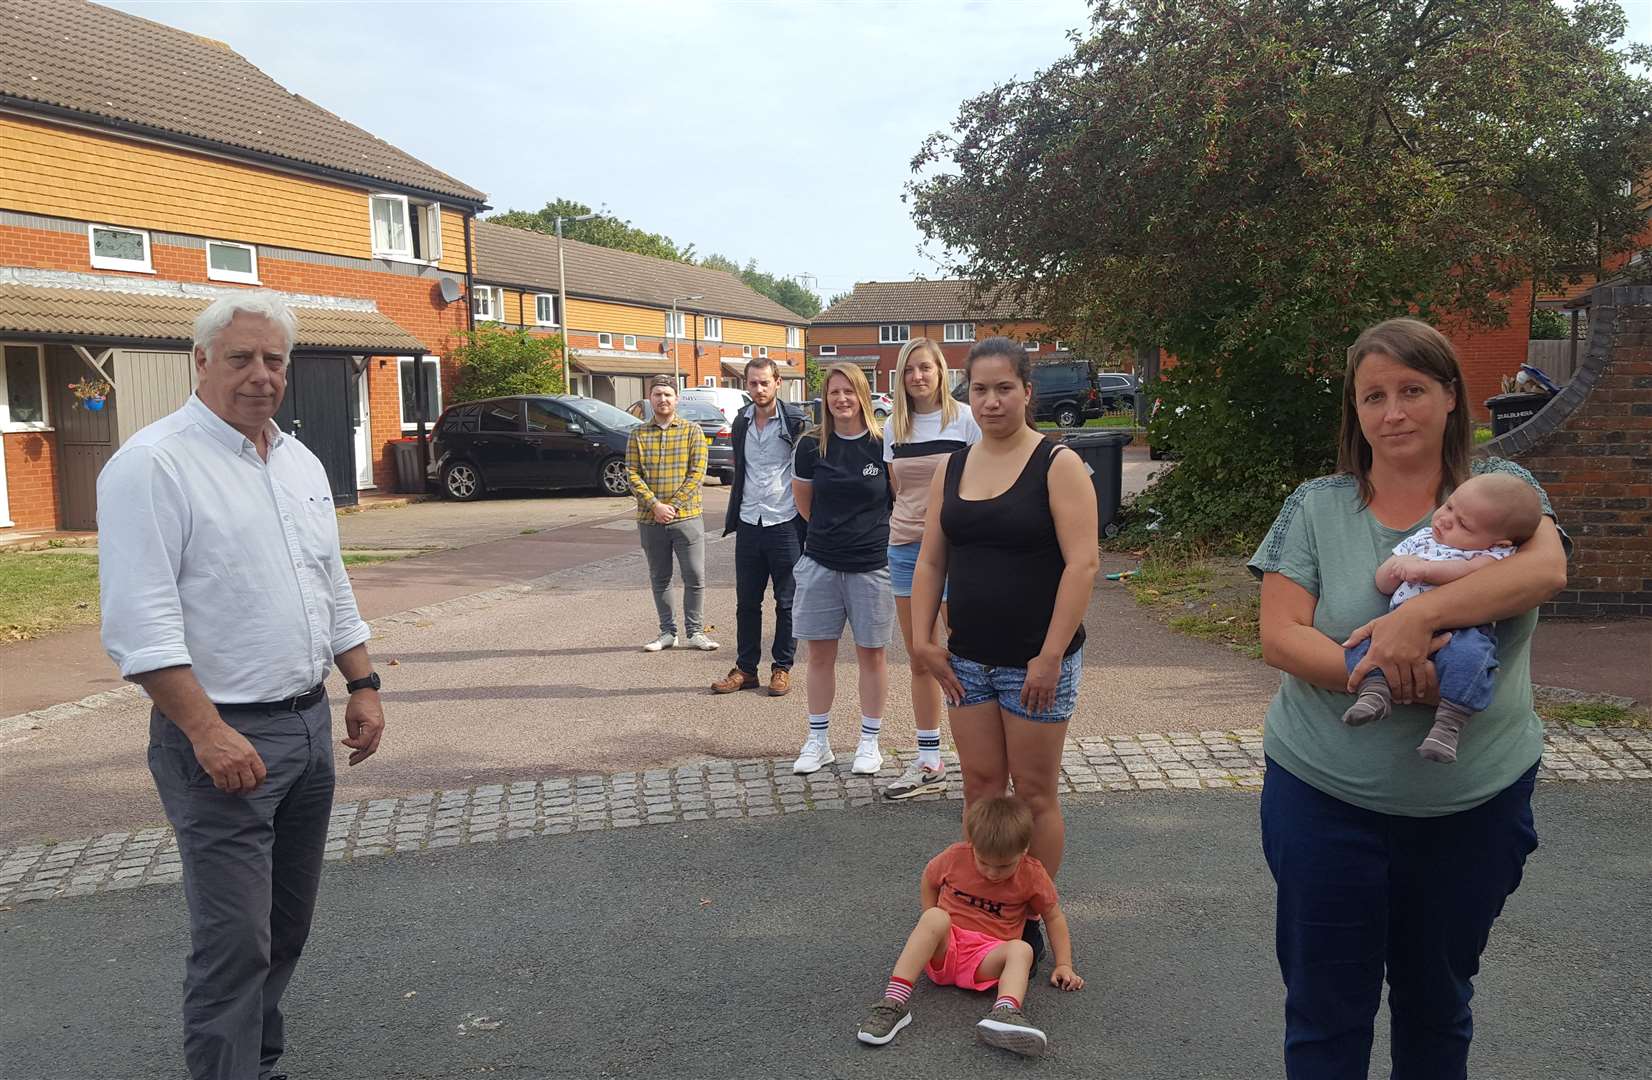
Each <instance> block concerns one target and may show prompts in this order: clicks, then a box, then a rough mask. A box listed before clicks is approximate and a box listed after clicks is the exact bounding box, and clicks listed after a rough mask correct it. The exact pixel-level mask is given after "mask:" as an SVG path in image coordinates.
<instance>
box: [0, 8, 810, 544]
mask: <svg viewBox="0 0 1652 1080" xmlns="http://www.w3.org/2000/svg"><path fill="white" fill-rule="evenodd" d="M92 57H95V58H96V62H95V63H94V62H91V61H90V60H89V58H92ZM488 208H489V207H488V203H487V196H486V194H485V193H484V192H482V191H481V190H479V189H477V188H475V187H472V186H470V185H469V184H466V183H464V182H462V181H460V180H458V179H456V178H454V177H453V176H451V175H449V174H447V173H446V172H443V171H442V170H440V169H438V168H436V167H434V166H431V165H429V164H426V163H425V162H423V161H420V160H418V159H417V158H415V157H413V156H412V155H410V154H407V153H405V152H403V151H401V150H399V149H397V148H396V147H394V146H391V145H390V144H388V143H386V142H384V141H383V140H381V139H378V138H376V137H374V136H373V135H372V134H370V133H369V132H367V131H364V130H362V129H361V128H358V127H356V126H355V125H353V124H350V123H349V122H348V121H346V120H344V119H342V118H340V117H338V116H336V115H334V114H333V113H331V112H328V111H327V110H326V109H323V108H321V107H320V106H318V105H316V104H314V103H313V102H310V101H307V100H305V99H304V98H302V97H299V96H297V95H295V94H292V93H290V92H289V91H288V90H286V89H285V88H284V87H282V86H280V85H279V84H278V83H276V82H275V81H274V80H272V79H270V78H269V77H268V76H267V75H265V74H264V73H263V72H261V71H260V70H258V68H256V67H255V66H254V65H252V64H251V63H249V62H248V61H247V60H246V59H245V58H244V57H242V56H240V55H238V54H237V53H236V52H234V51H233V50H232V49H231V48H230V47H229V46H228V45H225V44H223V43H221V42H216V41H211V40H208V39H205V38H201V37H197V36H195V35H192V34H188V33H185V32H183V31H180V30H176V29H173V28H171V27H167V26H163V25H160V24H158V23H154V22H151V21H149V20H146V19H141V18H138V17H135V16H131V15H127V14H123V13H120V12H116V11H112V10H110V9H107V8H103V7H99V6H97V5H95V4H91V3H86V2H84V0H59V2H56V3H51V4H45V3H39V2H35V0H0V352H3V361H4V362H3V364H0V528H8V529H10V528H16V529H24V530H50V529H91V528H94V527H95V525H96V513H97V507H96V479H97V474H98V471H99V470H100V469H101V468H102V466H103V463H104V462H106V461H107V460H108V459H109V457H110V456H111V455H112V454H113V453H114V451H115V449H116V448H118V447H119V445H120V444H121V442H122V441H123V440H124V439H126V438H128V437H130V436H131V435H132V434H133V433H134V432H136V431H137V430H138V429H139V428H141V427H143V426H144V425H146V424H148V423H150V422H152V421H154V420H156V419H158V418H160V417H161V416H164V415H166V414H167V413H169V412H171V411H172V410H173V409H175V408H177V407H178V406H179V405H180V404H182V402H183V401H184V399H185V398H186V397H187V396H188V394H189V393H190V391H191V389H192V387H193V372H194V369H193V364H192V362H191V359H190V354H189V347H190V335H191V324H192V322H193V320H194V317H195V315H196V314H198V313H199V312H200V310H201V309H202V308H204V307H205V306H206V305H207V303H209V302H210V300H211V299H212V298H213V297H214V296H216V295H218V294H220V293H221V292H222V291H224V290H230V289H248V288H260V287H261V288H266V289H273V290H276V291H278V292H280V293H282V294H284V295H285V296H286V297H287V299H288V301H289V302H290V303H291V304H292V305H293V307H294V308H295V309H296V310H297V313H298V315H299V321H300V335H299V341H298V342H297V347H296V349H295V351H294V359H293V366H292V368H291V372H290V376H289V387H288V393H287V399H286V402H285V403H284V404H283V407H282V413H281V415H280V416H279V417H278V418H277V419H278V423H280V424H281V426H282V427H283V429H284V430H287V431H289V432H290V433H292V434H293V435H295V436H297V437H298V438H300V439H302V440H303V441H304V442H305V443H306V445H308V446H309V447H310V448H311V449H312V450H314V451H315V452H316V454H317V455H318V456H319V457H320V458H321V460H322V462H323V463H324V464H325V465H326V467H327V470H328V474H329V477H330V478H331V480H332V484H333V489H334V494H335V498H336V500H337V502H338V503H339V504H340V505H349V504H352V503H354V502H356V501H357V498H358V496H359V494H360V493H361V492H365V491H371V490H373V489H374V488H388V487H389V486H390V485H391V483H392V482H393V476H394V464H393V455H392V446H393V444H394V443H395V442H396V441H397V440H400V439H401V438H402V437H403V436H404V435H406V434H408V433H410V432H413V431H415V430H417V428H418V426H419V421H420V419H421V418H422V419H423V420H424V421H426V422H428V421H430V420H433V419H434V418H435V417H436V415H437V414H438V413H439V412H440V409H441V407H442V405H443V404H444V402H445V400H446V397H445V395H447V394H448V393H450V392H451V389H452V387H453V386H454V382H455V378H456V375H457V372H456V370H455V366H454V364H453V362H452V360H451V350H452V348H453V347H454V345H455V344H456V343H457V342H458V341H459V340H460V337H461V335H462V334H463V333H464V332H465V331H466V330H468V329H470V328H471V327H473V326H474V325H475V324H476V322H477V320H490V319H491V320H497V321H500V322H504V323H509V324H513V325H522V326H528V327H530V328H532V330H533V331H534V332H546V333H549V332H558V331H560V330H561V329H562V327H561V326H560V323H561V322H562V317H561V311H560V304H559V303H558V302H557V300H556V299H555V295H554V294H555V293H556V292H557V289H556V286H557V285H558V284H559V277H558V274H557V259H556V250H555V241H554V240H552V239H550V238H547V237H543V236H540V235H539V234H536V233H520V232H517V231H515V230H510V229H505V228H503V227H500V226H496V225H489V224H486V223H484V222H481V221H480V220H478V215H479V214H481V213H482V212H484V211H486V210H487V209H488ZM566 260H567V270H568V273H567V288H568V295H569V305H568V306H569V308H570V311H569V313H568V314H569V316H570V319H569V322H570V324H571V325H569V326H568V327H567V330H568V336H569V338H570V340H571V342H572V344H573V346H574V348H575V349H577V350H579V352H578V354H577V356H576V360H575V369H574V373H575V376H576V380H575V381H576V387H575V388H576V389H577V390H579V391H581V392H585V393H590V394H594V395H596V396H599V397H603V398H605V399H607V400H611V401H614V400H618V401H621V403H622V404H624V403H628V402H629V401H630V400H632V396H641V395H640V386H641V383H642V380H643V377H644V376H645V375H648V374H654V373H657V372H662V371H665V372H669V371H673V370H676V371H680V372H681V374H682V377H683V381H684V382H685V384H686V383H690V382H691V383H694V384H696V385H703V384H705V383H706V382H707V381H708V380H713V381H717V382H722V381H724V380H728V379H731V378H733V377H734V372H735V364H736V363H737V362H738V363H743V358H744V357H745V356H746V355H747V353H748V352H749V353H750V355H752V356H756V355H762V354H764V353H768V354H770V355H773V356H774V357H775V359H776V360H777V361H780V362H781V363H782V364H783V365H784V366H783V371H784V372H786V373H787V374H788V375H790V376H792V379H793V381H792V383H791V384H790V385H791V386H792V387H794V389H793V390H792V396H793V397H797V396H800V394H801V391H800V389H798V388H799V387H800V386H801V382H800V379H801V375H802V358H803V351H802V348H803V327H804V320H802V319H800V318H798V317H797V316H795V315H792V314H791V313H790V312H788V311H786V310H785V309H783V308H781V307H779V306H778V305H776V304H773V303H772V302H770V301H769V300H767V298H765V297H763V296H760V295H759V294H757V293H755V292H753V291H752V290H751V289H749V288H747V287H746V286H745V285H744V284H743V283H742V282H740V281H739V280H738V278H735V277H734V276H732V275H729V274H724V273H721V272H719V271H715V270H708V269H704V268H700V267H690V266H682V265H679V264H675V263H664V262H663V261H662V260H658V259H648V258H644V257H642V256H633V255H628V254H624V253H619V252H611V251H607V250H604V249H599V248H592V247H590V246H588V245H584V244H577V243H573V242H569V243H567V245H566ZM694 294H698V297H699V299H695V300H686V301H683V302H681V303H679V304H678V305H677V310H678V326H677V328H676V329H677V331H678V333H677V335H676V337H677V339H678V340H677V348H675V349H673V348H671V347H670V344H669V342H670V340H671V337H672V335H671V334H670V332H669V331H670V330H671V327H670V326H669V325H668V321H669V320H668V313H669V311H670V309H671V302H672V300H673V299H675V298H678V297H685V296H689V295H694ZM72 384H73V385H78V386H79V387H80V388H81V391H82V393H84V392H87V391H89V390H98V389H101V387H102V386H107V388H108V389H107V392H106V393H105V394H103V395H102V398H101V400H98V401H95V402H82V401H81V400H80V396H79V395H78V394H77V393H76V392H75V391H74V390H73V389H71V385H72ZM88 406H95V407H88Z"/></svg>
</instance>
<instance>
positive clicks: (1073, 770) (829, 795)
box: [0, 725, 1652, 905]
mask: <svg viewBox="0 0 1652 1080" xmlns="http://www.w3.org/2000/svg"><path fill="white" fill-rule="evenodd" d="M914 756H915V755H913V754H911V753H909V752H908V753H900V754H895V753H888V754H886V755H885V767H884V769H883V770H882V771H881V772H880V773H879V774H878V775H877V776H853V775H851V774H850V773H849V772H848V769H847V768H846V767H845V766H843V765H833V766H828V767H827V768H824V769H822V770H820V771H819V772H817V773H814V774H812V775H810V776H794V775H792V772H791V763H792V759H791V758H789V757H786V758H753V759H747V760H743V761H722V760H714V761H705V762H700V763H697V764H692V765H681V766H678V767H676V768H670V769H648V770H645V771H639V772H621V773H614V774H612V775H608V776H597V775H592V776H579V777H570V778H560V779H552V780H523V781H518V782H516V783H510V784H485V785H482V786H480V787H475V788H469V789H465V790H457V791H437V792H431V793H429V794H420V795H410V796H406V797H404V798H399V799H373V800H370V801H366V802H354V803H341V804H339V805H338V806H335V807H334V808H333V815H332V821H331V823H330V824H329V827H328V834H327V848H326V855H325V858H326V860H327V861H329V862H338V861H342V860H355V859H367V858H371V857H373V856H376V855H388V854H390V853H392V852H398V853H412V852H418V851H434V850H437V849H440V848H450V847H458V846H460V845H464V844H488V843H497V842H499V841H504V840H517V839H521V838H524V837H531V836H548V835H557V834H561V833H576V832H591V831H595V830H599V829H630V828H639V827H643V826H648V825H668V824H678V823H681V822H688V821H705V820H710V819H720V818H748V819H749V818H768V817H779V816H782V815H785V814H797V813H804V812H809V811H833V810H845V809H848V808H851V807H865V806H871V805H874V804H879V803H884V802H885V800H883V799H881V798H880V793H881V791H882V789H883V788H884V787H885V786H887V785H888V784H889V783H891V782H892V781H893V780H894V779H895V778H896V777H898V776H899V775H900V773H901V771H902V769H904V768H905V766H906V765H907V764H908V763H909V762H910V761H911V760H912V758H913V757H914ZM944 756H945V759H946V761H947V765H948V768H949V771H950V772H951V774H952V783H950V784H949V785H948V787H947V791H946V792H945V794H944V795H939V794H938V795H933V796H920V798H926V799H938V798H946V799H953V800H961V799H962V798H963V785H962V783H961V782H960V781H959V779H958V774H957V756H956V755H955V754H953V753H951V752H948V753H947V754H946V755H944ZM1263 766H1264V761H1263V757H1262V732H1261V731H1260V730H1259V729H1255V728H1246V729H1240V730H1235V731H1202V732H1199V733H1197V734H1193V733H1177V732H1171V733H1168V734H1145V735H1129V736H1086V737H1083V738H1075V739H1070V740H1068V743H1067V749H1066V751H1065V752H1064V753H1063V754H1062V759H1061V767H1062V783H1061V791H1062V793H1063V794H1089V793H1110V792H1121V793H1122V792H1133V791H1173V790H1184V789H1185V790H1189V791H1195V790H1197V791H1209V790H1228V791H1252V792H1254V791H1259V790H1260V789H1261V787H1262V770H1263ZM1538 778H1539V779H1540V780H1543V781H1545V782H1557V781H1559V782H1565V781H1571V782H1576V781H1602V780H1652V733H1649V732H1645V731H1640V730H1636V729H1632V728H1625V729H1609V730H1608V729H1596V728H1577V727H1572V726H1569V725H1550V726H1549V727H1548V729H1547V732H1546V737H1545V746H1544V752H1543V761H1542V764H1541V765H1540V766H1539V768H1538ZM182 876H183V866H182V863H181V861H180V857H179V854H178V845H177V840H176V838H175V837H174V836H173V834H172V831H171V830H170V829H167V828H151V829H143V830H140V831H137V832H131V833H125V832H114V833H107V834H105V835H103V836H98V837H93V838H90V839H85V840H66V841H63V842H61V843H56V844H50V845H47V844H27V845H23V846H20V847H16V848H12V849H9V850H0V905H8V904H17V903H23V902H27V901H41V900H54V899H61V898H65V897H72V896H86V895H89V894H91V893H98V892H113V891H115V890H120V889H134V888H138V887H140V886H146V885H165V884H171V883H174V882H177V881H179V880H180V879H181V878H182Z"/></svg>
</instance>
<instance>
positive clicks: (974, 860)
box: [857, 796, 1084, 1057]
mask: <svg viewBox="0 0 1652 1080" xmlns="http://www.w3.org/2000/svg"><path fill="white" fill-rule="evenodd" d="M1032 829H1033V818H1032V810H1031V809H1029V808H1028V806H1027V804H1026V803H1024V802H1022V801H1021V800H1019V799H1016V798H1012V797H1008V796H1000V797H998V798H995V799H983V800H981V801H980V802H978V803H976V804H975V805H974V806H972V807H970V808H969V813H968V814H966V815H965V816H964V834H965V835H966V836H968V837H969V840H968V841H967V842H965V843H961V844H953V845H952V846H951V847H949V848H947V849H946V850H945V851H943V852H941V853H940V854H939V855H937V856H935V857H934V858H933V859H931V860H930V861H929V865H928V866H926V867H924V873H923V882H922V885H921V887H920V890H921V893H922V897H923V906H924V912H923V914H922V915H921V916H919V918H918V925H917V926H916V927H915V928H914V929H913V931H912V933H911V935H910V936H908V937H907V939H906V947H905V948H904V949H902V950H901V955H900V959H899V960H897V961H896V962H895V973H894V974H893V975H892V976H890V979H889V987H888V989H886V990H885V991H884V996H883V1000H882V1001H880V1002H878V1003H877V1004H876V1005H874V1006H873V1007H872V1011H871V1013H870V1014H868V1015H867V1017H866V1020H865V1022H863V1023H862V1024H861V1025H860V1032H859V1034H858V1036H857V1037H858V1038H859V1039H860V1041H861V1042H863V1043H867V1044H869V1045H871V1046H882V1045H884V1044H885V1043H887V1042H889V1041H890V1040H891V1039H893V1038H894V1037H895V1035H896V1033H897V1032H899V1031H900V1030H901V1028H903V1027H905V1026H906V1025H907V1024H909V1023H911V1022H912V1012H911V1009H910V1008H909V1000H910V998H911V996H912V985H913V983H914V982H916V981H917V978H918V972H919V971H920V970H921V971H923V972H924V974H926V975H928V976H929V980H930V982H933V983H934V984H935V985H937V986H957V987H961V988H963V989H965V990H991V989H992V988H993V987H994V986H995V985H996V986H997V987H998V996H997V1000H996V1001H995V1002H994V1003H993V1007H992V1011H991V1012H990V1013H988V1014H987V1016H986V1018H985V1019H983V1020H982V1021H981V1022H980V1023H978V1024H976V1025H975V1031H976V1035H977V1036H978V1037H979V1038H980V1039H981V1041H982V1042H985V1043H988V1044H989V1045H992V1046H998V1047H1002V1048H1004V1049H1005V1050H1012V1051H1014V1052H1015V1053H1018V1054H1027V1055H1030V1056H1034V1057H1036V1056H1038V1055H1039V1054H1042V1053H1043V1052H1044V1049H1045V1047H1046V1046H1047V1045H1048V1040H1047V1039H1046V1038H1045V1036H1044V1033H1043V1032H1042V1031H1040V1030H1039V1029H1038V1028H1035V1027H1033V1026H1032V1024H1030V1023H1029V1022H1028V1021H1027V1017H1026V1014H1025V1013H1024V1012H1023V1011H1022V1003H1023V1001H1024V1000H1025V998H1026V994H1027V983H1028V981H1029V980H1030V978H1031V976H1032V969H1033V951H1032V946H1031V945H1029V944H1028V943H1027V942H1025V941H1023V940H1022V939H1021V932H1022V929H1023V927H1024V926H1025V925H1026V922H1027V919H1028V917H1029V916H1033V915H1042V916H1043V917H1044V925H1045V926H1046V927H1047V928H1048V930H1049V934H1050V945H1051V947H1052V948H1053V949H1054V950H1055V970H1054V971H1052V972H1051V973H1050V982H1051V983H1052V984H1053V985H1055V986H1058V987H1060V988H1061V989H1063V990H1078V989H1080V988H1082V987H1083V986H1084V980H1083V979H1081V978H1079V976H1078V973H1077V972H1075V971H1074V970H1073V943H1072V938H1071V937H1070V936H1069V934H1068V930H1067V917H1066V916H1065V915H1063V914H1062V912H1061V907H1060V905H1059V903H1058V902H1057V899H1056V892H1055V883H1054V882H1052V881H1051V880H1050V875H1049V874H1048V873H1047V872H1046V871H1045V869H1044V864H1043V863H1041V862H1039V861H1038V860H1037V859H1035V858H1033V857H1032V856H1031V855H1029V854H1027V847H1028V845H1029V844H1030V843H1031V841H1032Z"/></svg>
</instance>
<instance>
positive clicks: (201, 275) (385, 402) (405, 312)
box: [0, 225, 594, 524]
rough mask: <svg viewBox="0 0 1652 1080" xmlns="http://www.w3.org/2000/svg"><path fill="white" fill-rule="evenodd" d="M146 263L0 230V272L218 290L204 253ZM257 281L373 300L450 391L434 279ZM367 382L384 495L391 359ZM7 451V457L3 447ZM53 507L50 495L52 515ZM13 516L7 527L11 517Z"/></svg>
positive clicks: (332, 270)
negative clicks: (140, 270) (431, 362)
mask: <svg viewBox="0 0 1652 1080" xmlns="http://www.w3.org/2000/svg"><path fill="white" fill-rule="evenodd" d="M450 242H451V241H450ZM461 242H462V241H461ZM150 258H151V261H152V264H153V265H154V267H155V273H154V274H137V273H132V274H122V273H121V272H120V271H107V270H93V268H92V265H91V260H90V255H89V252H88V249H87V243H86V237H85V234H84V233H62V232H54V231H49V230H43V229H24V228H17V227H14V226H4V225H0V266H21V267H28V268H31V269H38V270H71V271H77V272H81V273H98V274H110V275H113V276H129V277H132V278H134V279H137V280H146V281H155V280H161V281H184V282H192V283H201V284H215V285H216V284H221V283H218V282H209V281H208V279H207V275H206V252H205V251H204V250H203V249H200V248H185V247H175V246H172V245H168V244H160V243H157V244H154V245H152V247H151V251H150ZM258 275H259V279H260V280H261V281H262V283H263V285H264V287H266V288H270V289H276V290H279V291H282V292H292V293H307V294H311V295H320V296H344V297H355V298H359V299H366V300H372V301H374V302H375V303H376V304H377V305H378V309H379V311H381V312H383V313H384V314H385V315H386V316H388V317H389V318H390V319H391V320H393V321H394V322H395V323H396V324H397V325H398V326H400V327H401V328H402V329H404V330H406V331H408V332H409V333H411V334H412V335H413V336H414V337H417V338H418V339H419V340H420V341H422V342H424V344H425V345H426V346H428V347H429V348H430V350H431V353H432V355H436V356H440V357H442V358H443V364H442V388H443V391H444V394H445V392H446V391H447V389H448V388H449V387H451V386H452V385H453V379H454V377H455V375H456V371H455V368H454V365H453V364H452V363H451V362H449V361H448V360H447V357H448V356H449V354H450V352H451V348H452V345H453V344H454V339H455V338H456V336H457V335H458V334H459V333H460V332H462V331H463V330H464V329H465V327H466V325H467V324H466V315H465V302H464V301H463V300H460V301H458V302H456V303H453V304H448V305H444V304H442V302H441V299H440V295H439V293H438V292H437V287H436V281H437V276H438V275H436V274H435V273H431V274H427V275H426V276H423V277H410V276H406V275H401V274H391V273H384V272H380V271H376V270H367V269H357V268H349V267H340V266H317V265H313V264H310V263H300V262H290V261H287V260H282V259H272V258H260V259H259V260H258ZM228 287H231V288H233V287H234V286H228ZM593 344H594V341H593ZM381 359H382V361H383V362H382V363H381ZM367 378H368V403H369V405H368V408H369V416H370V423H371V427H372V444H373V477H374V482H375V483H376V484H377V485H378V486H379V487H380V488H382V489H385V490H389V489H390V488H391V487H392V486H393V484H394V476H395V464H394V461H393V459H392V458H391V456H390V450H389V445H390V443H391V442H393V441H394V440H396V439H399V438H401V434H402V432H401V412H400V408H401V405H400V402H401V399H400V390H399V384H398V382H397V368H396V360H395V359H394V358H375V359H373V360H371V361H369V364H368V376H367ZM7 449H8V451H9V450H10V445H9V444H8V446H7ZM12 504H13V507H14V508H15V507H16V505H17V500H16V497H15V496H14V497H13V499H12ZM55 505H56V503H55V496H54V500H53V507H54V514H55ZM13 516H14V520H15V513H14V515H13ZM53 524H55V518H54V522H53Z"/></svg>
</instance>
